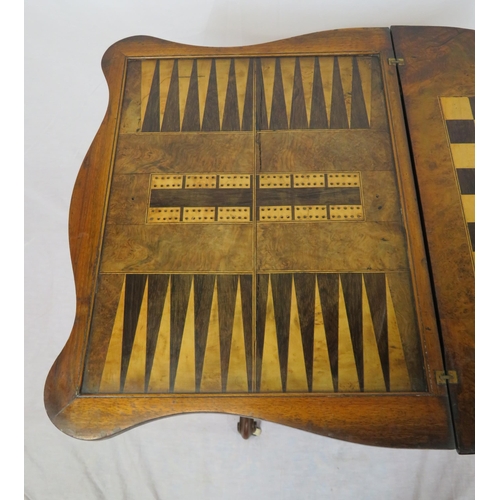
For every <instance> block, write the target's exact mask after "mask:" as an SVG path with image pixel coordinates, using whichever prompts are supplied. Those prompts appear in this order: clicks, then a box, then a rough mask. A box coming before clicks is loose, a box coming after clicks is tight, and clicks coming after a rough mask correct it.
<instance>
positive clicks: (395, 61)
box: [388, 57, 405, 66]
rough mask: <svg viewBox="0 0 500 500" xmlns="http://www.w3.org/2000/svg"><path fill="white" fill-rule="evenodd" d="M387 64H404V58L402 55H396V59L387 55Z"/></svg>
mask: <svg viewBox="0 0 500 500" xmlns="http://www.w3.org/2000/svg"><path fill="white" fill-rule="evenodd" d="M388 61H389V66H404V64H405V60H404V59H403V58H402V57H398V58H397V59H396V58H395V57H389V59H388Z"/></svg>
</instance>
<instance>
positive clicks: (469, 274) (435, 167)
mask: <svg viewBox="0 0 500 500" xmlns="http://www.w3.org/2000/svg"><path fill="white" fill-rule="evenodd" d="M392 32H393V37H394V41H395V47H396V55H397V57H401V58H403V59H404V60H405V61H407V62H409V64H405V65H404V66H400V67H399V72H400V78H401V83H402V91H403V96H404V100H405V104H406V114H407V119H408V125H409V130H410V136H411V146H412V150H413V156H414V161H415V172H416V178H417V182H418V188H419V195H420V200H421V206H422V212H423V220H424V224H425V232H426V238H427V243H428V249H429V258H430V266H431V268H432V276H433V281H434V287H435V298H436V305H437V310H438V315H439V324H440V330H441V334H442V339H443V344H444V348H445V349H444V356H445V365H446V369H447V370H455V371H456V372H457V375H458V384H450V385H449V386H448V390H449V392H450V397H451V402H452V404H451V408H452V411H453V417H454V425H455V435H456V439H457V448H458V450H459V452H460V453H473V452H474V442H475V437H474V435H475V434H474V406H475V403H474V385H475V384H474V372H475V369H474V359H475V354H474V332H475V316H474V315H475V313H474V300H475V297H474V251H475V248H474V226H475V220H474V218H475V217H474V210H473V207H474V199H473V196H474V182H473V180H474V142H475V137H474V135H475V134H474V128H475V105H474V93H475V89H474V48H475V43H474V31H471V30H463V29H458V28H449V29H442V28H432V27H395V28H393V29H392Z"/></svg>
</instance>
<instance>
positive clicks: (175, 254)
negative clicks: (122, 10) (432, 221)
mask: <svg viewBox="0 0 500 500" xmlns="http://www.w3.org/2000/svg"><path fill="white" fill-rule="evenodd" d="M393 31H394V30H393ZM461 31H463V32H465V33H466V31H464V30H461ZM394 60H395V55H394V53H393V48H392V42H391V33H390V31H389V30H386V29H368V30H339V31H334V32H325V33H318V34H314V35H308V36H304V37H298V38H294V39H290V40H285V41H281V42H273V43H270V44H264V45H260V46H252V47H240V48H205V47H191V46H185V45H179V44H175V43H172V42H166V41H162V40H158V39H154V38H149V37H134V38H130V39H126V40H123V41H121V42H118V43H117V44H115V45H113V46H112V47H111V48H110V49H109V50H108V52H106V54H105V56H104V58H103V69H104V73H105V75H106V78H107V80H108V84H109V87H110V103H109V107H108V112H107V114H106V117H105V119H104V122H103V124H102V126H101V128H100V130H99V132H98V135H97V137H96V139H95V141H94V143H93V144H92V147H91V149H90V151H89V153H88V155H87V157H86V159H85V161H84V164H83V166H82V169H81V171H80V174H79V176H78V179H77V181H76V185H75V191H74V195H73V200H72V205H71V214H70V240H71V251H72V260H73V264H74V272H75V281H76V285H77V299H78V308H77V317H76V321H75V326H74V329H73V332H72V334H71V337H70V340H69V341H68V344H67V345H66V347H65V349H64V350H63V352H62V354H61V355H60V357H59V358H58V360H57V361H56V363H55V365H54V367H53V369H52V371H51V373H50V374H49V378H48V381H47V386H46V405H47V410H48V413H49V416H51V418H52V420H53V421H54V423H55V424H56V425H57V426H58V427H59V428H61V430H63V431H64V432H66V433H68V434H70V435H73V436H75V437H79V438H83V439H97V438H100V437H106V436H109V435H112V434H115V433H117V432H120V431H122V430H125V429H127V428H129V427H131V426H134V425H137V424H139V423H142V422H145V421H147V420H151V419H153V418H158V417H161V416H166V415H173V414H178V413H186V412H207V411H208V412H226V413H234V414H240V415H246V416H250V417H256V418H263V419H268V420H272V421H276V422H280V423H284V424H287V425H291V426H294V427H298V428H303V429H306V430H310V431H312V432H317V433H321V434H325V435H329V436H332V437H339V438H342V439H349V440H353V441H359V442H365V443H368V444H377V445H385V446H405V447H407V446H413V447H433V448H448V447H455V443H454V438H453V428H452V425H451V413H450V403H449V396H448V392H447V391H448V390H447V386H446V383H444V384H440V383H439V380H438V378H436V375H435V373H437V372H439V373H444V372H445V367H444V366H443V358H442V356H443V354H442V349H441V345H440V337H439V333H440V332H439V325H438V322H437V321H436V312H435V304H434V303H433V293H435V292H433V290H434V284H433V283H432V282H431V280H430V277H429V276H430V275H429V271H428V267H427V256H426V251H425V244H426V239H425V234H424V231H425V228H424V229H423V226H422V220H421V217H420V213H419V207H418V204H417V196H416V191H415V184H414V180H413V179H414V178H413V171H412V164H411V160H410V150H409V146H408V140H407V135H406V128H405V122H404V117H403V110H402V103H401V101H400V97H399V83H398V65H397V61H396V63H394ZM472 95H473V93H471V94H470V95H468V94H466V93H464V94H463V95H462V94H461V95H459V96H441V97H440V99H441V100H440V106H441V109H442V110H443V115H442V117H443V118H442V119H441V120H440V126H441V127H443V125H446V130H447V134H448V135H447V141H448V142H447V144H448V146H447V147H448V148H450V147H451V152H452V160H453V162H454V163H453V165H454V168H453V170H452V172H453V175H454V176H456V180H455V186H456V187H455V188H454V189H455V190H456V194H454V197H455V198H456V199H458V200H459V202H460V203H461V205H460V206H461V207H462V209H463V211H464V212H463V213H464V214H465V215H464V216H465V224H466V225H465V226H463V227H464V229H461V231H462V232H461V233H460V234H462V233H463V234H465V235H466V237H467V238H468V240H467V242H468V243H467V245H468V249H467V251H466V252H467V255H469V256H471V255H473V248H472V246H471V245H473V241H474V240H473V237H474V228H473V225H474V215H473V207H474V199H473V195H474V190H473V173H474V171H473V169H472V167H473V151H472V153H471V149H470V147H469V148H468V147H467V144H470V143H471V142H472V143H473V142H474V141H473V140H472V141H471V140H470V133H471V130H472V133H473V128H474V116H473V115H474V105H473V99H471V96H472ZM471 127H472V129H471ZM467 134H469V135H467ZM472 137H473V136H472ZM464 138H465V139H464ZM471 155H472V156H471ZM471 158H472V159H471ZM471 162H472V165H471ZM471 185H472V187H471ZM469 258H470V257H469ZM395 430H397V432H395Z"/></svg>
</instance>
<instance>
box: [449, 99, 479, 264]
mask: <svg viewBox="0 0 500 500" xmlns="http://www.w3.org/2000/svg"><path fill="white" fill-rule="evenodd" d="M440 101H441V109H442V112H443V118H444V121H445V125H446V131H447V135H448V140H449V145H450V150H451V157H452V159H453V165H454V166H455V172H456V174H457V185H458V192H459V193H460V198H461V201H462V208H463V211H464V220H465V224H466V227H467V233H468V235H469V241H470V245H471V250H472V254H473V255H474V252H475V224H476V217H475V193H476V186H475V123H476V117H475V99H474V97H441V98H440Z"/></svg>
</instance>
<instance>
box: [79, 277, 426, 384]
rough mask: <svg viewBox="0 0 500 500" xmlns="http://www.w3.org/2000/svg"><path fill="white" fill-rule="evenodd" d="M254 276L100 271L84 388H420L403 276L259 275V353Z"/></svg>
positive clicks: (411, 313) (410, 314)
mask: <svg viewBox="0 0 500 500" xmlns="http://www.w3.org/2000/svg"><path fill="white" fill-rule="evenodd" d="M252 280H253V277H252V275H231V274H229V275H221V274H219V275H215V274H195V275H191V274H171V275H168V274H149V275H145V274H127V275H110V274H108V275H103V276H102V278H101V281H100V285H99V292H100V294H99V296H98V297H99V298H98V303H97V304H96V313H95V315H94V319H93V337H92V339H91V343H90V348H89V357H88V360H87V365H86V372H85V377H84V385H83V389H84V392H89V393H95V392H100V393H118V392H121V393H124V392H125V393H128V392H132V393H137V392H139V393H141V392H252V391H256V392H281V391H283V392H311V391H314V392H324V391H326V392H333V391H335V392H339V391H340V392H352V391H354V392H357V391H365V392H386V391H411V390H418V389H421V382H420V378H419V367H418V366H416V365H415V362H414V360H413V359H412V352H413V351H414V349H415V339H416V332H415V331H414V328H415V324H414V323H413V322H412V321H408V318H409V317H411V316H412V315H413V312H412V305H411V300H410V298H409V297H408V296H405V295H404V294H401V293H400V291H401V287H404V286H405V285H406V284H407V281H408V277H407V276H405V275H403V274H399V273H389V274H384V273H368V274H361V273H347V274H346V273H344V274H336V273H321V274H315V273H313V274H307V273H289V274H258V275H257V283H256V285H257V297H256V299H257V303H256V305H257V309H256V311H257V316H256V322H255V323H256V331H255V334H256V335H255V339H256V343H255V351H254V348H253V338H254V336H253V334H252V325H253V320H252V317H253V313H252V290H253V283H252ZM254 360H255V362H254ZM254 366H255V372H254ZM254 377H255V383H254Z"/></svg>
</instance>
